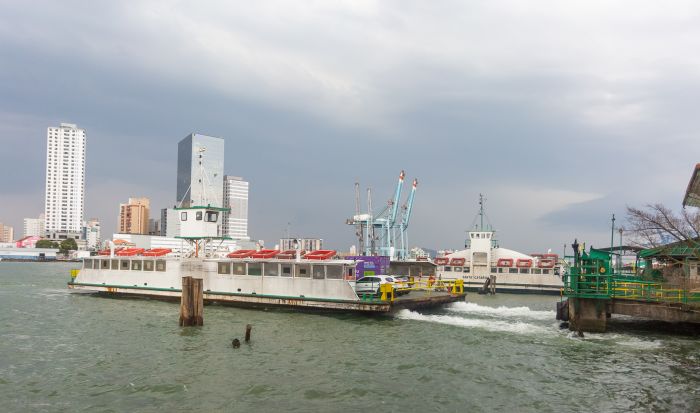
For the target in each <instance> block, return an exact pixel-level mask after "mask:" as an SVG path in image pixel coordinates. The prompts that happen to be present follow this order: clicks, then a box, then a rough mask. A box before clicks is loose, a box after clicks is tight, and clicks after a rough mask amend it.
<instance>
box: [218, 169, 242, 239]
mask: <svg viewBox="0 0 700 413" xmlns="http://www.w3.org/2000/svg"><path fill="white" fill-rule="evenodd" d="M224 208H229V212H225V213H224V214H223V224H222V227H221V228H222V231H221V233H222V235H223V236H224V237H230V238H235V239H248V182H246V181H244V180H243V178H241V177H239V176H230V175H226V176H224Z"/></svg>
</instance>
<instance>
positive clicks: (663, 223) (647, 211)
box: [627, 204, 700, 258]
mask: <svg viewBox="0 0 700 413" xmlns="http://www.w3.org/2000/svg"><path fill="white" fill-rule="evenodd" d="M627 221H628V222H629V227H628V228H627V229H628V231H630V232H631V234H632V236H633V238H632V240H633V242H635V243H636V244H638V245H639V246H641V247H644V248H657V247H661V246H664V245H668V244H677V245H680V246H686V247H690V248H694V249H698V247H700V209H694V210H693V211H689V210H688V209H685V208H684V209H683V210H682V211H681V213H680V214H676V213H675V212H673V211H672V210H671V209H670V208H668V207H666V206H664V205H662V204H653V205H652V204H650V205H646V206H645V207H644V208H634V207H627ZM695 254H696V256H697V257H698V258H700V254H698V251H696V252H695Z"/></svg>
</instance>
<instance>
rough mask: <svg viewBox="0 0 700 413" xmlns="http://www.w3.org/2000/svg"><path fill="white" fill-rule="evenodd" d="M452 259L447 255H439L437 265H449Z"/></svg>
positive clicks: (436, 259) (436, 260)
mask: <svg viewBox="0 0 700 413" xmlns="http://www.w3.org/2000/svg"><path fill="white" fill-rule="evenodd" d="M449 262H450V259H449V258H447V257H437V258H435V265H447V264H448V263H449Z"/></svg>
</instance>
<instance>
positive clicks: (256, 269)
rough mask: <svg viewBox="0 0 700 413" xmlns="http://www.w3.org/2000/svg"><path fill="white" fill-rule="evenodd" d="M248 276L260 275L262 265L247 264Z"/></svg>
mask: <svg viewBox="0 0 700 413" xmlns="http://www.w3.org/2000/svg"><path fill="white" fill-rule="evenodd" d="M248 275H262V263H259V262H249V263H248Z"/></svg>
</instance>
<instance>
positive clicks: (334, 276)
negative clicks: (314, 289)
mask: <svg viewBox="0 0 700 413" xmlns="http://www.w3.org/2000/svg"><path fill="white" fill-rule="evenodd" d="M326 278H328V279H330V280H340V279H342V278H343V267H342V266H340V265H329V266H327V267H326Z"/></svg>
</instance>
